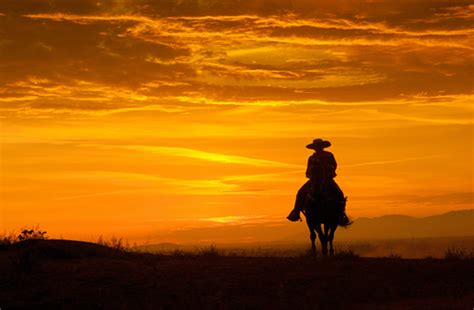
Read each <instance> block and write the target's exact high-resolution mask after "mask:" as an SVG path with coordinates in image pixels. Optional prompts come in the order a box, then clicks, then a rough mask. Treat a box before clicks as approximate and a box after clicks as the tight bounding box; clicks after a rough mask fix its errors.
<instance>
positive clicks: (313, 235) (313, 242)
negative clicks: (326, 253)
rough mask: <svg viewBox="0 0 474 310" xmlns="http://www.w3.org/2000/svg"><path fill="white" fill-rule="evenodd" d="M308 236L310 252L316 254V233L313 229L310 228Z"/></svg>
mask: <svg viewBox="0 0 474 310" xmlns="http://www.w3.org/2000/svg"><path fill="white" fill-rule="evenodd" d="M309 237H310V239H311V253H312V254H313V255H314V254H316V233H315V232H314V229H310V232H309Z"/></svg>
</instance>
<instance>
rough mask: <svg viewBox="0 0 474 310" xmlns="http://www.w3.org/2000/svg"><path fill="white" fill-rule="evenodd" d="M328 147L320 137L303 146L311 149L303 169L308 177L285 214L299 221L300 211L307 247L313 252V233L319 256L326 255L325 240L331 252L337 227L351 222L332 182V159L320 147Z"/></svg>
mask: <svg viewBox="0 0 474 310" xmlns="http://www.w3.org/2000/svg"><path fill="white" fill-rule="evenodd" d="M329 146H331V143H330V142H329V141H325V140H322V139H315V140H313V143H311V144H308V145H307V146H306V147H307V148H308V149H312V150H314V153H313V154H312V155H311V156H310V157H309V159H308V167H307V169H306V177H307V178H308V179H309V180H308V181H307V182H306V183H305V184H304V185H303V186H302V187H301V188H300V190H299V191H298V194H297V195H296V202H295V207H294V209H293V210H292V211H291V213H290V215H289V216H288V217H287V218H288V220H290V221H298V220H301V218H300V212H303V214H304V215H305V218H306V223H307V224H308V228H309V231H310V238H311V249H312V251H313V252H315V251H316V244H315V240H316V233H317V234H318V237H319V240H320V242H321V249H322V253H323V255H327V254H328V243H329V254H330V255H332V254H333V253H334V250H333V245H332V241H333V239H334V232H335V231H336V229H337V227H338V226H342V227H347V226H349V225H350V224H351V222H350V220H349V218H348V217H347V215H346V213H345V206H346V200H347V198H346V197H344V193H343V192H342V190H341V189H340V188H339V186H338V185H337V183H336V182H335V181H334V178H335V177H336V168H337V163H336V159H335V158H334V155H333V154H332V153H331V152H328V151H326V150H324V149H325V148H327V147H329ZM322 226H324V228H323V227H322Z"/></svg>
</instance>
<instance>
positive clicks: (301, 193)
mask: <svg viewBox="0 0 474 310" xmlns="http://www.w3.org/2000/svg"><path fill="white" fill-rule="evenodd" d="M310 188H311V183H310V182H309V181H308V182H306V183H305V184H304V185H303V186H302V187H301V188H300V189H299V190H298V194H296V201H295V207H294V208H293V210H291V212H290V214H289V215H288V216H287V217H286V218H287V219H288V220H290V221H292V222H294V221H298V220H300V219H301V218H300V212H301V211H303V209H304V205H305V202H306V197H307V195H308V191H309V189H310Z"/></svg>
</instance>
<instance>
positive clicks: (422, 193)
mask: <svg viewBox="0 0 474 310" xmlns="http://www.w3.org/2000/svg"><path fill="white" fill-rule="evenodd" d="M470 3H472V2H471V1H434V0H430V1H428V0H421V1H406V0H402V1H400V0H397V1H395V0H391V1H378V0H371V1H369V0H367V1H333V0H331V1H328V0H323V1H314V0H311V1H310V0H293V1H290V0H252V1H250V0H249V1H241V0H227V1H217V0H212V1H211V0H194V1H192V0H188V1H185V0H160V1H158V0H156V1H152V0H128V1H120V0H116V1H100V0H97V1H88V0H86V1H68V0H55V1H41V0H25V1H21V2H20V1H17V0H2V2H1V4H0V24H1V27H0V130H1V133H0V139H1V140H0V142H1V143H0V164H1V166H0V204H1V213H0V216H1V218H0V228H4V229H5V230H7V231H9V230H12V229H16V228H19V227H21V226H23V225H29V224H36V223H40V224H41V225H42V227H44V228H45V229H47V230H49V232H50V235H51V236H53V237H54V236H59V235H62V236H63V237H68V238H82V239H93V238H96V236H98V235H100V234H102V235H108V234H111V233H115V234H117V235H119V236H123V237H125V238H129V239H131V240H143V239H145V238H152V239H153V240H155V239H156V240H165V239H163V238H161V239H160V235H161V234H163V233H167V232H169V231H174V230H177V229H191V228H192V227H207V226H209V227H214V226H216V225H217V226H219V225H225V224H226V223H233V224H242V223H245V224H252V225H254V224H255V225H274V224H275V225H276V224H278V223H279V222H281V221H285V219H284V218H285V216H286V215H287V213H288V212H289V210H290V209H291V208H292V205H293V200H294V195H295V193H296V191H297V189H298V188H299V186H300V185H302V184H303V183H304V182H305V178H304V170H305V164H306V161H307V157H308V156H309V155H311V153H310V152H309V151H308V150H307V149H305V147H304V146H305V145H306V144H307V143H309V142H310V141H311V140H312V139H313V138H316V137H321V138H325V139H328V140H330V141H331V142H332V143H333V146H332V147H331V148H330V149H329V150H330V151H332V152H333V153H334V154H335V156H336V159H337V161H338V163H339V168H338V177H337V179H336V181H337V182H338V183H339V184H340V185H341V187H342V189H343V190H344V191H345V193H346V195H347V196H349V202H348V210H349V214H350V215H352V216H353V217H360V216H379V215H384V214H393V213H397V214H400V213H401V214H408V215H415V216H425V215H431V214H438V213H442V212H447V211H450V210H458V209H467V208H473V150H472V146H473V134H474V131H473V99H474V93H473V85H474V78H473V77H474V5H472V4H470ZM295 225H297V224H295ZM2 230H3V229H2ZM150 236H153V237H150ZM172 241H179V240H172Z"/></svg>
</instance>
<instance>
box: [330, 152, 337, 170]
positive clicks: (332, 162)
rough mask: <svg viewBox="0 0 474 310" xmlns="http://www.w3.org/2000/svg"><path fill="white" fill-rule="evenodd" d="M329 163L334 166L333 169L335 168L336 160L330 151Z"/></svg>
mask: <svg viewBox="0 0 474 310" xmlns="http://www.w3.org/2000/svg"><path fill="white" fill-rule="evenodd" d="M331 165H332V166H333V167H334V170H336V168H337V162H336V158H335V157H334V155H333V154H332V153H331Z"/></svg>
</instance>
